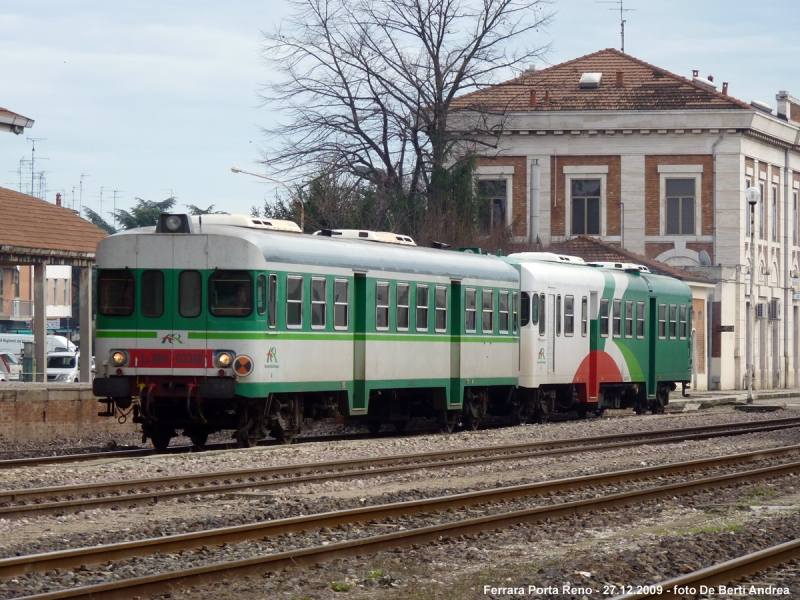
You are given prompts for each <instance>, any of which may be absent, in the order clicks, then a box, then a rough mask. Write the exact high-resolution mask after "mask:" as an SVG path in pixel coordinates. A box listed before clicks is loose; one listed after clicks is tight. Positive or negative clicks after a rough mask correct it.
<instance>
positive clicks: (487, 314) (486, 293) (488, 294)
mask: <svg viewBox="0 0 800 600" xmlns="http://www.w3.org/2000/svg"><path fill="white" fill-rule="evenodd" d="M482 297H483V302H482V303H481V330H482V331H483V333H493V332H494V290H483V294H482Z"/></svg>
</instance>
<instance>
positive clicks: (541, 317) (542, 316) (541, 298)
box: [539, 294, 547, 336]
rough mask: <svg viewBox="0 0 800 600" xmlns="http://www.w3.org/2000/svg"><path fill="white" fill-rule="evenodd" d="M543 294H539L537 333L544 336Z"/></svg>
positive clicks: (544, 313)
mask: <svg viewBox="0 0 800 600" xmlns="http://www.w3.org/2000/svg"><path fill="white" fill-rule="evenodd" d="M544 307H545V294H539V335H540V336H544V332H545V331H546V329H545V325H546V323H547V319H546V318H545V317H546V316H547V313H546V312H545V309H544Z"/></svg>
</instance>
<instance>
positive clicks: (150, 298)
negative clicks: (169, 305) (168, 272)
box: [142, 271, 164, 318]
mask: <svg viewBox="0 0 800 600" xmlns="http://www.w3.org/2000/svg"><path fill="white" fill-rule="evenodd" d="M163 314H164V273H162V272H161V271H145V272H144V273H142V315H143V316H145V317H150V318H156V317H160V316H161V315H163Z"/></svg>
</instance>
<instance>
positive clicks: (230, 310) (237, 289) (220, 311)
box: [208, 271, 253, 317]
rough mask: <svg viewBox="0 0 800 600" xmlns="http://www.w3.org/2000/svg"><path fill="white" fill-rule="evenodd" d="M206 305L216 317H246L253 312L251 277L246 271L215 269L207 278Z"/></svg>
mask: <svg viewBox="0 0 800 600" xmlns="http://www.w3.org/2000/svg"><path fill="white" fill-rule="evenodd" d="M208 296H209V300H208V307H209V310H210V311H211V314H212V315H214V316H217V317H246V316H248V315H249V314H250V313H252V312H253V278H252V277H250V273H248V272H247V271H215V272H214V273H213V274H212V275H211V277H209V278H208Z"/></svg>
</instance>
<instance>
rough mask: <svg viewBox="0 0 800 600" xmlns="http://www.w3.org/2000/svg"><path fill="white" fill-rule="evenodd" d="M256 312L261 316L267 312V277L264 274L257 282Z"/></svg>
mask: <svg viewBox="0 0 800 600" xmlns="http://www.w3.org/2000/svg"><path fill="white" fill-rule="evenodd" d="M256 312H257V313H258V314H259V315H264V314H265V313H266V312H267V277H266V275H264V274H261V275H259V276H258V279H257V280H256Z"/></svg>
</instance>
